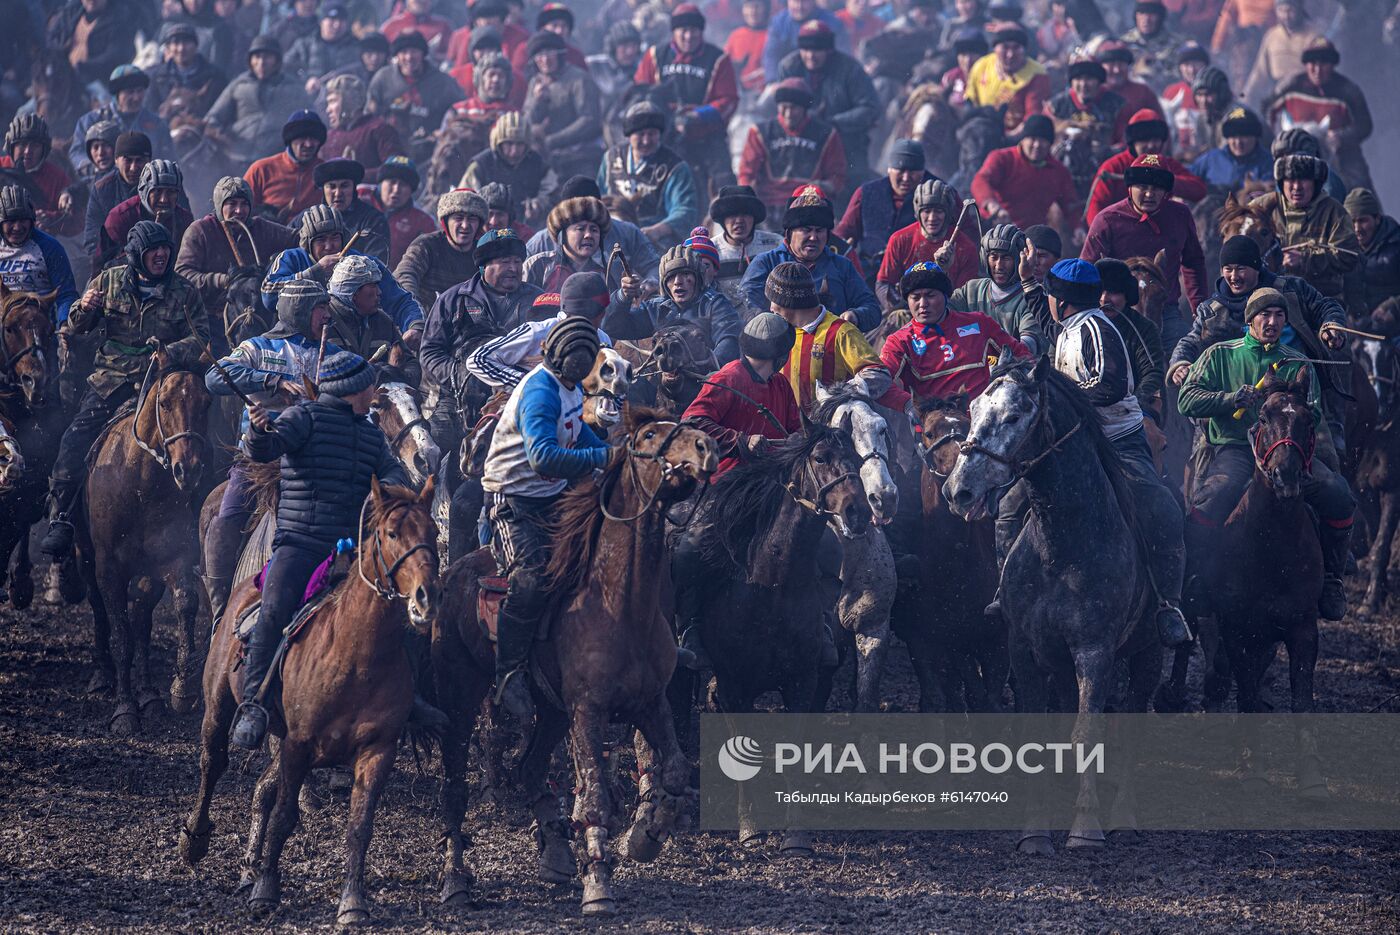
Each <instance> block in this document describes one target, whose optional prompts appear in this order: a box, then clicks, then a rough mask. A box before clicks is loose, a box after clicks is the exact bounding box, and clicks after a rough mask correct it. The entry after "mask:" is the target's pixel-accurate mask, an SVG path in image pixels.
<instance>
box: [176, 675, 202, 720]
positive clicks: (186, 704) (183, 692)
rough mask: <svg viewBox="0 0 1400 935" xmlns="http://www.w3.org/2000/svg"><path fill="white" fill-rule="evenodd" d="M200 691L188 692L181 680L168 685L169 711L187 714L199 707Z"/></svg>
mask: <svg viewBox="0 0 1400 935" xmlns="http://www.w3.org/2000/svg"><path fill="white" fill-rule="evenodd" d="M203 694H204V693H203V692H201V691H190V690H189V688H188V686H187V685H186V684H185V682H184V680H183V679H179V678H177V679H175V681H174V682H173V683H171V685H170V710H171V711H174V712H175V713H176V714H189V713H191V712H192V711H194V709H195V708H198V707H199V702H200V699H201V698H202V697H203Z"/></svg>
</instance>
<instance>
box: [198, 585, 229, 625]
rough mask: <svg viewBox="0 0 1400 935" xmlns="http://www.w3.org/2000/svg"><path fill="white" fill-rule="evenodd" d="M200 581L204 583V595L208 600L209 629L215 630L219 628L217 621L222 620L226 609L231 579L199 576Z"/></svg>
mask: <svg viewBox="0 0 1400 935" xmlns="http://www.w3.org/2000/svg"><path fill="white" fill-rule="evenodd" d="M200 580H201V581H203V582H204V593H205V595H206V596H207V597H208V598H209V627H210V629H211V630H216V629H218V627H219V621H220V620H221V619H223V616H224V609H225V608H226V607H228V596H229V592H230V591H231V590H233V579H231V578H216V577H215V576H213V575H201V576H200Z"/></svg>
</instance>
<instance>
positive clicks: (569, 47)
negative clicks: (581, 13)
mask: <svg viewBox="0 0 1400 935" xmlns="http://www.w3.org/2000/svg"><path fill="white" fill-rule="evenodd" d="M512 2H514V0H512ZM507 5H509V4H507ZM522 5H523V4H522ZM535 30H536V35H538V34H539V33H543V32H547V33H551V34H553V35H555V36H557V37H559V39H560V40H562V41H563V43H564V46H563V49H564V61H566V62H568V63H569V64H570V65H572V66H573V67H575V68H578V69H586V68H587V67H588V57H587V56H585V55H584V54H583V50H582V49H580V48H579V47H578V46H577V45H575V44H574V43H573V42H572V41H571V40H572V39H573V36H574V12H573V10H570V9H569V8H568V7H567V6H566V5H564V4H562V3H546V4H545V5H544V6H543V7H541V8H540V11H539V12H538V13H536V14H535ZM502 35H503V36H504V33H502ZM528 47H529V41H528V40H526V41H525V42H519V43H516V44H515V45H514V48H513V50H512V52H511V60H510V63H511V65H512V66H513V67H514V68H515V71H516V73H517V74H521V75H523V74H525V73H526V72H527V71H528V68H529V65H530V63H531V59H533V58H534V56H533V54H532V53H531V52H530V51H529V48H528Z"/></svg>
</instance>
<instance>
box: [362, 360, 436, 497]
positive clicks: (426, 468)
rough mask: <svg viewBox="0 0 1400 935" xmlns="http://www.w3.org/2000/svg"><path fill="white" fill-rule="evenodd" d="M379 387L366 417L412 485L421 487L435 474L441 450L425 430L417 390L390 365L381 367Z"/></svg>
mask: <svg viewBox="0 0 1400 935" xmlns="http://www.w3.org/2000/svg"><path fill="white" fill-rule="evenodd" d="M381 372H382V377H381V380H380V383H379V386H378V387H377V388H376V389H375V391H374V399H373V401H372V402H371V403H370V410H369V411H370V418H371V419H373V420H374V422H375V424H376V425H378V426H379V429H380V431H382V432H383V433H384V437H385V438H387V439H388V440H389V448H390V450H392V451H393V452H394V456H395V457H397V458H398V459H399V461H400V462H401V463H402V464H403V466H404V470H406V471H408V476H409V479H410V480H412V481H413V486H414V487H415V488H417V489H422V487H423V485H424V484H425V483H426V482H427V480H428V478H429V477H431V476H433V475H434V474H436V473H437V469H438V465H439V464H441V463H442V451H441V450H440V449H439V448H438V446H437V442H435V441H433V436H432V433H431V432H429V431H428V420H427V419H424V418H423V410H422V409H421V408H420V406H419V400H418V391H417V390H415V389H414V388H413V387H411V386H409V385H408V383H407V382H405V381H404V380H403V379H402V378H401V376H400V374H399V373H397V372H396V371H395V370H394V368H392V367H385V368H383V369H382V371H381Z"/></svg>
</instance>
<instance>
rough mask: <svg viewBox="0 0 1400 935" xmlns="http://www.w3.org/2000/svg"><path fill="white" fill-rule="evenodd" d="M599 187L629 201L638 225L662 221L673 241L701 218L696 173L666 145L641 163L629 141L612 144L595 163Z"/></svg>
mask: <svg viewBox="0 0 1400 935" xmlns="http://www.w3.org/2000/svg"><path fill="white" fill-rule="evenodd" d="M598 188H599V190H600V191H602V193H603V194H604V195H611V196H613V197H615V198H617V199H619V200H620V201H622V202H624V203H626V204H629V205H631V206H632V208H633V209H634V210H633V212H632V213H633V214H634V215H635V216H636V218H637V223H638V224H640V225H641V226H643V227H649V226H651V225H652V224H665V225H666V226H667V227H669V228H670V229H671V238H670V239H671V240H673V241H677V240H681V239H683V238H684V236H685V235H686V234H688V233H689V232H690V229H691V228H692V227H694V226H695V225H696V223H698V222H699V220H700V216H701V212H700V195H699V192H698V191H697V187H696V185H695V173H693V172H692V171H691V169H690V164H689V163H687V162H686V161H685V160H684V159H682V158H681V157H680V156H678V155H677V154H676V153H675V152H673V151H672V150H671V149H670V148H669V147H666V146H662V147H661V148H660V149H658V150H657V151H656V152H654V153H652V155H651V156H650V157H649V158H647V160H646V161H645V162H642V163H641V164H638V163H637V162H636V161H635V160H634V159H633V157H632V144H631V143H629V142H627V141H625V140H624V141H623V142H621V143H619V144H618V145H616V146H614V147H612V148H611V149H609V150H608V151H607V153H605V154H604V155H603V161H602V163H601V164H600V165H599V167H598Z"/></svg>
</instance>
